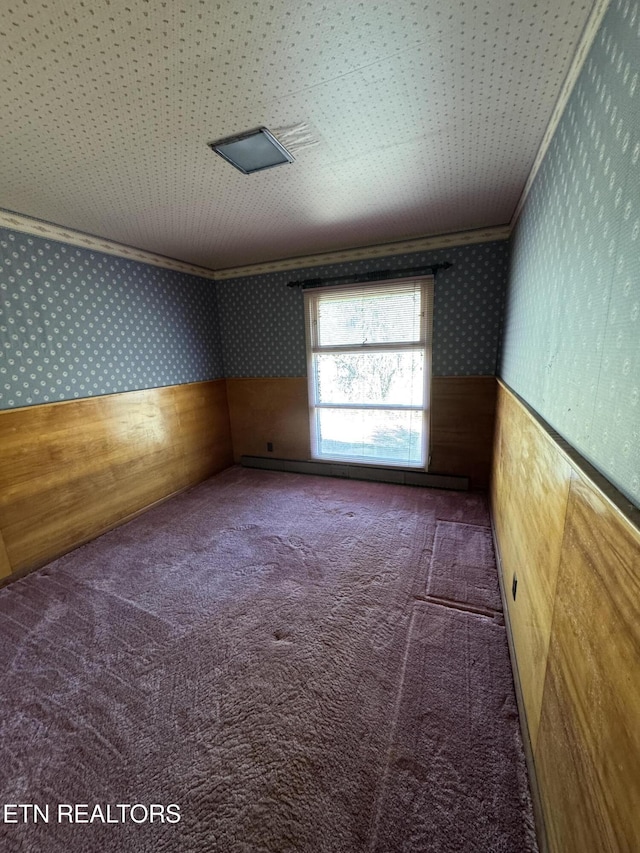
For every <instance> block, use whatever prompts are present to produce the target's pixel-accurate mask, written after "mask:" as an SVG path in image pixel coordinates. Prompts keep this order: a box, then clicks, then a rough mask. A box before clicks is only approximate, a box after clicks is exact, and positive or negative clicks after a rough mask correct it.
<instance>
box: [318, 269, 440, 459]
mask: <svg viewBox="0 0 640 853" xmlns="http://www.w3.org/2000/svg"><path fill="white" fill-rule="evenodd" d="M411 282H414V283H418V284H419V285H420V292H421V297H420V298H421V305H422V317H421V323H420V341H419V342H416V341H410V342H402V343H388V344H387V343H380V344H360V345H350V344H347V345H341V346H340V345H338V346H326V347H321V346H319V345H318V343H317V329H316V326H317V320H316V316H317V310H316V308H315V306H316V305H317V297H319V296H322V294H325V293H333V294H336V293H340V294H342V293H345V294H347V293H349V292H350V291H351V292H358V291H362V290H363V289H367V290H368V289H372V288H375V287H376V286H379V287H380V290H385V289H386V288H393V285H398V287H401V286H402V287H406V286H407V285H408V284H410V283H411ZM433 290H434V277H433V276H432V275H420V276H411V277H407V278H395V279H380V280H371V281H366V282H358V283H354V284H346V285H330V286H326V287H314V288H309V289H307V290H305V291H304V312H305V342H306V351H307V401H308V406H309V438H310V452H311V459H313V460H314V461H320V462H329V463H333V464H346V465H358V466H363V467H376V468H380V467H389V468H392V469H393V470H399V469H400V470H402V469H405V470H408V471H428V470H429V464H430V461H431V386H432V382H431V380H432V334H433ZM422 349H424V389H423V394H424V397H423V400H424V405H423V406H422V407H417V406H411V405H389V404H385V403H363V404H350V403H338V404H335V403H334V404H328V403H318V402H317V399H316V398H317V387H316V374H315V368H314V355H315V354H316V353H318V352H321V353H340V352H345V353H347V352H354V353H357V352H372V353H374V352H385V351H394V352H397V351H398V350H403V351H412V350H413V351H415V350H422ZM322 408H333V409H336V408H340V409H357V410H362V409H385V410H390V409H391V410H396V411H421V412H422V418H423V434H424V438H423V441H424V445H423V448H422V450H423V455H424V461H423V463H420V464H419V465H410V464H407V463H403V462H400V463H395V462H393V461H392V460H386V459H374V458H371V459H368V460H367V459H358V458H356V457H328V456H324V455H321V454H318V453H317V447H318V435H317V416H316V411H317V409H322Z"/></svg>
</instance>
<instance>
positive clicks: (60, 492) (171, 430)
mask: <svg viewBox="0 0 640 853" xmlns="http://www.w3.org/2000/svg"><path fill="white" fill-rule="evenodd" d="M0 446H1V447H2V457H1V458H0V531H1V532H2V537H3V540H4V545H5V548H6V553H7V555H8V558H9V562H10V565H11V569H12V571H13V572H16V571H23V570H27V569H30V568H33V567H35V566H39V565H42V564H44V563H46V562H48V561H49V560H51V559H53V558H54V557H56V556H58V555H60V554H62V553H64V552H65V551H68V550H70V549H71V548H73V547H75V546H77V545H78V544H80V543H82V542H85V541H88V540H89V539H92V538H93V537H94V536H97V535H99V534H100V533H101V532H103V531H105V530H107V529H109V528H110V527H113V526H114V525H115V524H117V523H119V522H121V521H122V520H123V519H125V518H127V517H130V516H132V515H133V514H135V513H137V512H139V511H140V510H142V509H143V508H145V507H147V506H149V505H151V504H153V503H155V502H157V501H159V500H162V499H163V498H165V497H167V496H168V495H170V494H173V493H175V492H177V491H180V490H181V489H183V488H185V487H187V486H189V485H191V484H193V483H195V482H198V481H199V480H202V479H204V478H206V477H208V476H210V475H211V474H213V473H215V472H216V471H219V470H221V469H222V468H225V467H227V466H228V465H230V464H232V453H231V439H230V430H229V419H228V408H227V403H226V386H225V382H224V380H218V381H213V382H199V383H193V384H189V385H179V386H171V387H167V388H155V389H149V390H144V391H133V392H129V393H125V394H113V395H109V396H105V397H96V398H89V399H84V400H77V401H68V402H61V403H52V404H47V405H40V406H32V407H29V408H23V409H12V410H8V411H3V412H0Z"/></svg>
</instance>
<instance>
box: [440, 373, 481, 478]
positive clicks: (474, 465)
mask: <svg viewBox="0 0 640 853" xmlns="http://www.w3.org/2000/svg"><path fill="white" fill-rule="evenodd" d="M495 409H496V379H495V377H493V376H435V377H434V378H433V379H432V383H431V465H430V468H429V470H430V471H431V472H432V473H434V474H459V475H461V476H465V477H469V478H470V485H471V488H475V489H486V488H487V487H488V486H489V480H490V476H491V459H492V456H493V432H494V423H495Z"/></svg>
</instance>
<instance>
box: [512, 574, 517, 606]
mask: <svg viewBox="0 0 640 853" xmlns="http://www.w3.org/2000/svg"><path fill="white" fill-rule="evenodd" d="M517 591H518V578H517V576H516V575H514V576H513V582H512V583H511V595H512V596H513V600H514V601H515V600H516V593H517Z"/></svg>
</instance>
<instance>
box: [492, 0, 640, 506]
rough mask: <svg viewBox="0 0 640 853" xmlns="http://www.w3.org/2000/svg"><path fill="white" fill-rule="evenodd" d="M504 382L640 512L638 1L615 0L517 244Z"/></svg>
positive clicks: (526, 212) (535, 190) (549, 154)
mask: <svg viewBox="0 0 640 853" xmlns="http://www.w3.org/2000/svg"><path fill="white" fill-rule="evenodd" d="M500 372H501V375H502V376H503V377H504V379H505V381H506V382H507V383H508V384H509V385H510V386H511V387H512V388H513V389H514V390H515V391H517V392H518V393H519V394H520V395H521V396H522V397H524V399H525V400H527V402H528V403H529V404H530V405H531V406H533V407H534V408H535V409H536V410H537V411H538V412H539V413H540V414H541V415H542V417H544V418H545V419H546V420H547V421H548V422H549V423H550V424H551V425H552V426H553V427H554V428H555V429H556V430H557V431H558V432H560V433H561V434H562V435H563V436H564V437H565V438H566V439H567V440H568V441H569V442H570V443H571V444H573V445H574V446H575V447H576V448H577V449H578V450H579V451H580V452H581V453H582V454H583V455H584V456H585V457H586V458H587V459H589V461H590V462H591V463H592V464H594V465H595V466H596V467H597V468H598V469H599V470H600V471H601V472H602V473H603V474H604V475H605V476H606V477H607V478H608V479H609V480H611V481H612V482H613V483H614V484H615V485H616V486H617V487H618V488H619V489H620V490H621V491H622V492H623V493H624V494H625V495H627V497H629V498H630V499H631V500H632V501H633V502H634V503H635V504H636V505H640V3H639V2H637V0H636V2H630V0H613V2H612V3H611V6H610V7H609V10H608V11H607V14H606V16H605V18H604V20H603V23H602V26H601V28H600V31H599V33H598V36H597V37H596V40H595V42H594V45H593V47H592V50H591V52H590V54H589V56H588V57H587V60H586V62H585V65H584V67H583V69H582V72H581V76H580V77H579V79H578V82H577V84H576V87H575V89H574V91H573V93H572V96H571V99H570V101H569V103H568V105H567V109H566V111H565V114H564V116H563V118H562V120H561V123H560V125H559V127H558V130H557V131H556V134H555V136H554V139H553V141H552V144H551V146H550V148H549V150H548V152H547V156H546V158H545V160H544V162H543V165H542V168H541V170H540V172H539V173H538V176H537V178H536V181H535V183H534V185H533V188H532V192H531V194H530V196H529V198H528V200H527V203H526V205H525V208H524V211H523V214H522V216H521V218H520V221H519V224H518V227H517V229H516V232H515V234H514V236H513V238H512V268H511V272H510V290H509V293H508V298H507V307H506V318H505V336H504V346H503V354H502V364H501V371H500Z"/></svg>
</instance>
